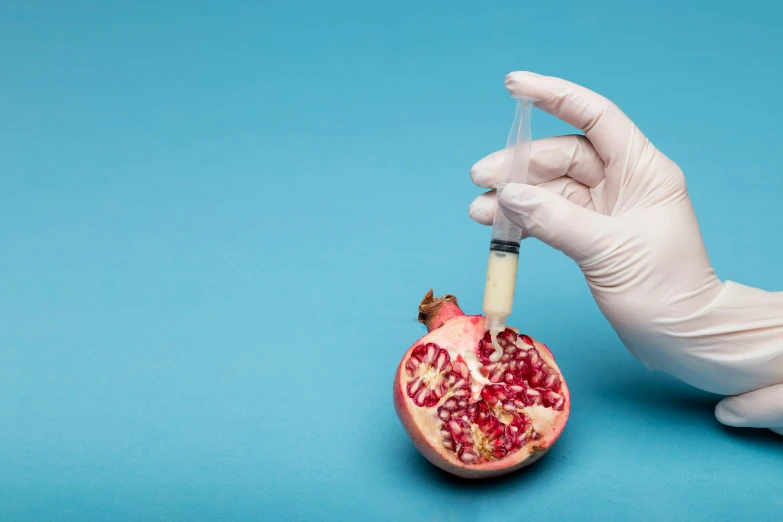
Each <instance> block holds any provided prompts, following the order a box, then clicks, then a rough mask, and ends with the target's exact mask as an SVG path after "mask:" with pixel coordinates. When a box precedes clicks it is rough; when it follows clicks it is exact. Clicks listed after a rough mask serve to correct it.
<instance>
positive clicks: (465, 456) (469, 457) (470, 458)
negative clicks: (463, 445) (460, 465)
mask: <svg viewBox="0 0 783 522" xmlns="http://www.w3.org/2000/svg"><path fill="white" fill-rule="evenodd" d="M459 460H461V461H462V462H464V463H465V464H473V463H474V462H476V461H477V460H478V455H476V454H475V453H473V450H469V449H463V450H462V451H460V453H459Z"/></svg>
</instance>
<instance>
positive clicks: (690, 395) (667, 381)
mask: <svg viewBox="0 0 783 522" xmlns="http://www.w3.org/2000/svg"><path fill="white" fill-rule="evenodd" d="M594 390H595V392H596V395H597V396H599V397H601V398H604V399H609V400H611V401H612V402H614V403H616V404H618V405H626V406H627V405H631V406H644V408H645V409H647V410H649V411H651V412H653V413H655V414H659V413H660V414H664V415H677V416H680V415H693V414H697V415H705V416H712V415H713V410H714V409H715V405H716V404H717V403H718V401H720V399H721V398H722V397H721V396H720V395H715V394H712V393H708V392H704V391H701V390H697V389H696V388H691V387H689V386H687V385H685V384H683V383H680V382H679V381H675V380H673V379H671V378H669V377H668V376H666V375H663V374H661V373H648V374H644V373H642V372H639V371H635V372H630V373H626V374H624V375H613V376H612V378H611V379H609V380H607V381H604V382H601V383H597V384H596V386H595V388H594Z"/></svg>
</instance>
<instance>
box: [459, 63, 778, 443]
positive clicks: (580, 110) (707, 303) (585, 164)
mask: <svg viewBox="0 0 783 522" xmlns="http://www.w3.org/2000/svg"><path fill="white" fill-rule="evenodd" d="M506 88H507V89H508V90H509V91H510V92H511V94H512V95H516V96H530V97H532V98H535V99H536V100H539V101H538V102H537V103H536V107H538V108H540V109H542V110H544V111H546V112H548V113H550V114H553V115H554V116H556V117H558V118H560V119H561V120H563V121H565V122H567V123H569V124H571V125H573V126H574V127H576V128H578V129H581V130H582V131H583V132H584V133H585V136H581V135H573V136H558V137H554V138H545V139H541V140H536V141H534V142H533V144H532V146H531V159H530V169H529V174H528V183H529V185H519V184H509V185H508V186H507V187H506V188H505V190H504V191H503V194H502V197H501V198H500V201H499V204H500V206H501V208H502V209H503V212H504V213H505V214H506V216H508V218H509V219H510V220H511V221H513V222H514V223H516V224H517V225H518V226H520V227H521V228H522V230H523V234H524V235H526V236H532V237H535V238H537V239H539V240H541V241H543V242H544V243H547V244H548V245H550V246H552V247H554V248H556V249H558V250H560V251H562V252H563V253H565V254H566V255H567V256H569V257H570V258H572V259H573V260H574V261H576V263H577V264H578V265H579V267H580V268H581V269H582V272H584V275H585V278H586V280H587V283H588V285H589V287H590V290H591V292H592V294H593V297H594V298H595V300H596V302H597V303H598V306H599V308H600V309H601V311H602V313H603V314H604V316H605V317H606V318H607V320H608V321H609V322H610V324H611V325H612V327H613V328H614V329H615V331H616V332H617V334H618V336H619V338H620V340H621V341H622V342H623V344H624V345H625V346H626V347H627V348H628V350H629V351H630V352H631V354H633V355H634V356H635V357H636V358H638V359H639V360H641V361H642V362H643V363H644V364H645V365H646V366H647V367H648V368H650V369H656V370H661V371H664V372H666V373H669V374H670V375H673V376H674V377H676V378H678V379H680V380H682V381H684V382H686V383H688V384H690V385H692V386H695V387H697V388H700V389H703V390H707V391H710V392H713V393H718V394H722V395H739V396H738V397H729V398H726V399H724V400H723V401H722V402H720V403H719V404H718V406H717V408H716V416H717V418H718V420H719V421H720V422H722V423H724V424H728V425H732V426H750V427H765V428H771V429H775V430H774V431H777V432H778V433H783V384H781V383H783V294H776V293H772V292H765V291H762V290H758V289H754V288H749V287H746V286H742V285H739V284H737V283H733V282H730V281H726V282H722V281H721V280H720V279H718V277H717V276H716V274H715V271H714V270H713V268H712V265H711V263H710V260H709V258H708V256H707V252H706V250H705V247H704V243H703V241H702V238H701V233H700V231H699V226H698V223H697V221H696V216H695V215H694V211H693V208H692V205H691V201H690V198H689V197H688V192H687V188H686V184H685V178H684V176H683V173H682V171H681V170H680V168H679V167H678V166H677V165H676V164H675V163H674V162H673V161H671V160H670V159H669V158H667V157H666V156H664V155H663V154H662V153H661V152H660V151H658V150H657V149H656V148H655V147H654V146H653V145H652V143H650V142H649V141H648V140H647V138H645V136H644V135H643V134H642V133H641V131H640V130H639V129H638V128H637V127H636V126H635V125H634V124H633V122H632V121H631V120H630V119H629V118H628V117H627V116H626V115H625V114H623V112H622V111H621V110H620V109H619V108H618V107H617V106H615V105H614V104H612V103H611V102H610V101H609V100H607V99H606V98H604V97H602V96H600V95H598V94H596V93H594V92H592V91H589V90H587V89H585V88H583V87H580V86H578V85H575V84H573V83H570V82H567V81H565V80H561V79H558V78H552V77H546V76H540V75H537V74H533V73H529V72H516V73H511V74H509V75H508V76H507V77H506ZM502 164H503V151H499V152H496V153H494V154H491V155H489V156H487V157H485V158H484V159H482V160H480V161H479V162H478V163H476V165H475V166H474V167H473V169H472V170H471V177H472V179H473V181H474V183H476V184H477V185H480V186H482V187H486V188H490V187H492V186H494V185H496V184H497V183H502V182H504V181H506V180H504V179H503V178H502V176H503V170H502ZM497 203H498V202H497V198H496V196H495V192H494V191H489V192H487V193H485V194H483V195H481V196H479V197H478V198H477V199H476V200H475V201H474V202H473V203H472V204H471V206H470V209H469V215H470V216H471V217H472V218H473V219H475V220H476V221H478V222H480V223H482V224H485V225H490V224H491V223H492V216H493V213H494V210H495V206H496V204H497Z"/></svg>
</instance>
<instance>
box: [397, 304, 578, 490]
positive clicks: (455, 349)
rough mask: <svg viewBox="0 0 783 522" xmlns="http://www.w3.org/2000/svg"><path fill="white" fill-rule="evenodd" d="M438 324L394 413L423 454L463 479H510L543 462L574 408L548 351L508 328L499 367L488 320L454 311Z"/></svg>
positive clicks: (401, 378)
mask: <svg viewBox="0 0 783 522" xmlns="http://www.w3.org/2000/svg"><path fill="white" fill-rule="evenodd" d="M457 310H458V308H457ZM460 313H461V312H460ZM423 322H425V321H423ZM433 324H439V326H437V327H435V328H434V329H432V331H431V332H430V333H429V334H427V335H426V336H425V337H423V338H422V339H420V340H419V342H417V343H416V344H414V346H412V347H411V349H409V350H408V353H406V355H405V357H403V359H402V362H401V364H400V366H399V367H398V370H397V375H396V378H395V390H394V400H395V409H396V411H397V414H398V416H399V417H400V419H401V421H402V423H403V425H404V426H405V429H406V431H407V432H408V434H409V435H410V436H411V438H412V440H413V442H414V444H415V445H416V447H417V448H418V449H419V451H420V452H421V453H422V454H423V455H424V456H425V457H427V459H429V460H430V461H431V462H433V463H434V464H435V465H437V466H439V467H441V468H443V469H445V470H447V471H449V472H451V473H454V474H456V475H459V476H464V477H482V476H491V475H499V474H503V473H508V472H510V471H513V470H515V469H518V468H520V467H523V466H525V465H527V464H529V463H531V462H533V461H535V460H536V459H537V458H539V457H540V456H541V455H542V454H543V453H545V452H546V450H548V448H549V447H550V446H551V445H552V444H553V443H554V441H555V440H556V439H557V437H558V436H559V435H560V432H561V431H562V429H563V427H564V425H565V422H566V420H567V418H568V413H569V407H570V404H569V402H570V397H569V392H568V388H567V386H566V384H565V382H564V381H563V379H562V377H561V375H560V371H559V369H558V368H557V366H556V364H555V362H554V358H553V357H552V355H551V353H550V352H549V350H548V349H547V348H546V347H545V346H544V345H541V344H540V343H538V342H536V341H534V340H533V339H531V338H530V337H528V336H525V335H518V333H517V332H516V331H515V330H513V329H510V328H509V329H506V330H505V331H504V332H502V333H501V334H500V335H499V336H498V341H499V343H500V344H501V346H502V347H503V356H502V357H501V360H500V361H498V362H496V363H494V362H492V361H490V360H489V356H490V355H491V354H492V353H493V352H494V347H493V346H492V342H491V340H490V337H489V334H488V332H486V331H485V330H484V317H482V316H466V315H458V314H455V313H454V310H453V309H450V317H449V319H448V320H446V321H444V322H439V321H433ZM428 327H431V324H428Z"/></svg>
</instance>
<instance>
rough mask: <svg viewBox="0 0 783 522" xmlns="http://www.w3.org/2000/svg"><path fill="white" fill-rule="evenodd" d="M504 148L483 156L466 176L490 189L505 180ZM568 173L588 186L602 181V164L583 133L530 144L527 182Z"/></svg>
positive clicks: (544, 180) (594, 185) (530, 182)
mask: <svg viewBox="0 0 783 522" xmlns="http://www.w3.org/2000/svg"><path fill="white" fill-rule="evenodd" d="M505 152H506V151H505V149H504V150H499V151H497V152H493V153H492V154H490V155H489V156H485V157H484V158H482V159H480V160H479V161H478V162H476V164H475V165H473V168H471V169H470V178H471V179H472V180H473V183H475V184H476V185H478V186H479V187H484V188H492V187H494V186H496V185H498V184H500V183H506V182H507V181H508V179H506V177H507V172H506V171H505V169H504V168H503V163H504V160H505ZM563 176H568V177H569V178H571V179H574V180H576V181H578V182H580V183H582V184H583V185H587V186H588V187H590V188H595V187H597V186H598V185H599V184H600V183H601V182H602V181H603V180H604V163H603V161H602V160H601V158H600V157H599V156H598V153H597V152H596V151H595V149H594V148H593V146H592V144H591V143H590V142H589V141H588V140H587V138H585V137H584V136H578V135H570V136H555V137H552V138H542V139H539V140H534V141H532V142H531V143H530V167H529V169H528V174H527V178H528V179H527V183H528V185H540V184H542V183H546V182H548V181H552V180H553V179H557V178H560V177H563Z"/></svg>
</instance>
